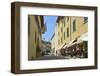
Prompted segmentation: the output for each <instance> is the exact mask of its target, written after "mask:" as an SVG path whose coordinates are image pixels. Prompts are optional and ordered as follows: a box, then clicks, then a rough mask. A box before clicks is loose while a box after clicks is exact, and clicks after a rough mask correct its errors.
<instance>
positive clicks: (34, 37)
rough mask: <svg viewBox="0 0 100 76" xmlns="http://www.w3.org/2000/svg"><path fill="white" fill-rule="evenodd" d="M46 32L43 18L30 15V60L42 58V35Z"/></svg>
mask: <svg viewBox="0 0 100 76" xmlns="http://www.w3.org/2000/svg"><path fill="white" fill-rule="evenodd" d="M44 32H45V26H44V23H43V17H42V16H34V15H28V60H33V59H35V58H37V57H39V56H40V52H41V50H40V49H41V45H42V42H41V40H42V36H41V35H42V33H44Z"/></svg>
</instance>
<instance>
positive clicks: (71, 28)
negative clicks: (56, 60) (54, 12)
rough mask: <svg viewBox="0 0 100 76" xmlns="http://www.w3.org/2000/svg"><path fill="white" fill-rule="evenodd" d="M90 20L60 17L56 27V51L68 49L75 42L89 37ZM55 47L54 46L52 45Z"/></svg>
mask: <svg viewBox="0 0 100 76" xmlns="http://www.w3.org/2000/svg"><path fill="white" fill-rule="evenodd" d="M87 33H88V18H87V17H76V16H66V17H65V16H58V19H57V23H56V26H55V40H53V41H54V42H55V50H56V51H57V52H58V54H59V50H60V49H62V48H64V47H66V46H67V47H68V46H69V45H71V44H72V42H73V41H74V40H76V39H77V40H78V39H80V38H82V37H83V35H84V36H85V39H86V38H87V37H88V34H87ZM51 46H53V45H51Z"/></svg>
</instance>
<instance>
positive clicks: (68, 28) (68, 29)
mask: <svg viewBox="0 0 100 76" xmlns="http://www.w3.org/2000/svg"><path fill="white" fill-rule="evenodd" d="M67 37H69V28H67Z"/></svg>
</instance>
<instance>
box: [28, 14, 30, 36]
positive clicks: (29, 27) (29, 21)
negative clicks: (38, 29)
mask: <svg viewBox="0 0 100 76" xmlns="http://www.w3.org/2000/svg"><path fill="white" fill-rule="evenodd" d="M28 36H30V16H28Z"/></svg>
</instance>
